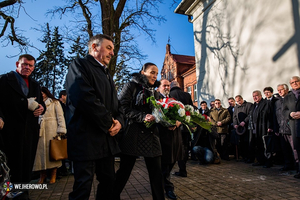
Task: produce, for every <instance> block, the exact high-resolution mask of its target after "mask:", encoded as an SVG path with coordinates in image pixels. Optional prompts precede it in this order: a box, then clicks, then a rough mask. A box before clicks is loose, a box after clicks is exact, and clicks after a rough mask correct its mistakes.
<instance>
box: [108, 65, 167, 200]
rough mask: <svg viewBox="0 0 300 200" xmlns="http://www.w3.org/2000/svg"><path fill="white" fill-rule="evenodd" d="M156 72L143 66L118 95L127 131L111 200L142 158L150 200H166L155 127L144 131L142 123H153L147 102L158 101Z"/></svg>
mask: <svg viewBox="0 0 300 200" xmlns="http://www.w3.org/2000/svg"><path fill="white" fill-rule="evenodd" d="M157 74H158V68H157V66H156V65H155V64H153V63H146V64H144V66H143V68H142V70H141V71H140V73H134V74H133V75H132V80H131V81H130V82H129V83H127V84H125V86H124V87H123V89H122V92H121V93H120V95H119V100H120V102H121V104H122V107H123V109H124V113H125V116H126V118H127V120H128V123H127V127H126V128H125V130H124V132H123V136H122V139H121V141H120V148H121V151H122V154H121V156H120V158H121V160H120V167H119V169H118V171H117V173H116V180H115V187H114V194H115V196H114V199H120V194H121V192H122V190H123V188H124V187H125V185H126V183H127V181H128V179H129V177H130V174H131V171H132V169H133V167H134V164H135V161H136V158H137V157H139V156H143V157H144V159H145V163H146V166H147V170H148V174H149V179H150V185H151V191H152V196H153V199H155V200H161V199H165V197H164V189H163V177H162V172H161V155H162V151H161V145H160V140H159V135H158V129H157V127H156V126H151V127H150V128H146V126H145V121H147V122H152V121H154V120H155V117H154V116H153V115H152V114H151V113H152V108H151V106H150V102H147V98H148V97H150V96H154V97H155V98H156V99H158V97H159V95H158V92H157V91H155V88H156V87H158V86H159V84H160V83H159V82H158V81H157V80H156V79H157Z"/></svg>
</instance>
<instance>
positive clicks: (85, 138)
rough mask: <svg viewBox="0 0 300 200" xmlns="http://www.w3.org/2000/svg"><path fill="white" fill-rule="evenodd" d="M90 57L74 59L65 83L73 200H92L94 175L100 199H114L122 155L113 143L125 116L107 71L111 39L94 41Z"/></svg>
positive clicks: (94, 38)
mask: <svg viewBox="0 0 300 200" xmlns="http://www.w3.org/2000/svg"><path fill="white" fill-rule="evenodd" d="M88 47H89V55H87V56H86V57H85V58H83V59H80V58H76V59H75V60H74V61H73V62H72V63H71V65H70V67H69V72H68V74H67V77H66V89H67V95H68V96H67V129H68V156H69V159H70V160H72V161H73V168H74V178H75V181H74V186H73V191H72V192H71V193H70V194H69V198H70V199H88V198H89V196H90V192H91V187H92V183H93V177H94V173H96V175H97V180H98V181H99V184H98V188H97V194H96V198H97V199H112V198H113V184H114V178H115V169H114V155H115V154H117V153H119V152H120V149H119V147H118V144H117V141H116V138H115V137H114V136H115V135H116V134H117V133H118V132H119V130H120V129H121V127H122V125H123V123H124V122H123V114H122V113H123V111H122V109H121V106H120V103H119V101H118V98H117V92H116V89H115V85H114V82H113V79H112V77H111V75H110V74H109V70H108V68H107V65H108V63H109V62H110V60H111V58H112V56H113V55H114V52H113V50H114V44H113V41H112V39H111V38H110V37H109V36H107V35H102V34H99V35H95V36H93V37H92V38H90V40H89V43H88Z"/></svg>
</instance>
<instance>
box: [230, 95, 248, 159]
mask: <svg viewBox="0 0 300 200" xmlns="http://www.w3.org/2000/svg"><path fill="white" fill-rule="evenodd" d="M235 101H236V103H237V105H236V106H235V109H234V112H233V116H232V118H233V126H234V128H235V129H237V128H238V127H239V126H241V127H245V132H244V133H243V134H242V135H239V137H238V138H239V141H240V143H239V147H240V154H241V156H242V158H243V160H244V162H246V163H251V162H253V160H250V159H249V155H248V152H249V131H248V123H246V122H245V119H246V118H247V116H248V115H249V113H250V109H251V107H252V103H250V102H247V101H246V100H244V99H243V97H242V96H241V95H236V96H235Z"/></svg>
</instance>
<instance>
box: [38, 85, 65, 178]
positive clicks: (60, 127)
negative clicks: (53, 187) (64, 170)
mask: <svg viewBox="0 0 300 200" xmlns="http://www.w3.org/2000/svg"><path fill="white" fill-rule="evenodd" d="M42 95H43V100H44V102H45V105H46V108H47V109H46V112H45V114H44V115H41V116H40V138H39V142H38V146H37V151H36V156H35V161H34V166H33V171H40V179H39V181H38V183H39V184H41V183H43V182H44V181H45V179H46V178H47V170H48V169H50V171H51V178H50V182H49V183H50V184H53V183H55V182H56V172H57V168H58V167H60V166H61V165H62V162H61V160H59V161H52V160H50V156H49V149H50V140H52V139H53V138H54V137H56V136H57V134H58V133H63V134H65V133H66V132H67V129H66V123H65V118H64V113H63V110H62V107H61V105H60V103H59V101H58V100H57V99H55V97H54V96H53V94H51V93H50V91H49V90H48V89H47V88H46V87H42Z"/></svg>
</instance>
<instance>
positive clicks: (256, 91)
mask: <svg viewBox="0 0 300 200" xmlns="http://www.w3.org/2000/svg"><path fill="white" fill-rule="evenodd" d="M254 93H258V94H259V95H260V96H262V95H261V91H260V90H254V91H253V92H252V94H254Z"/></svg>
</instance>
